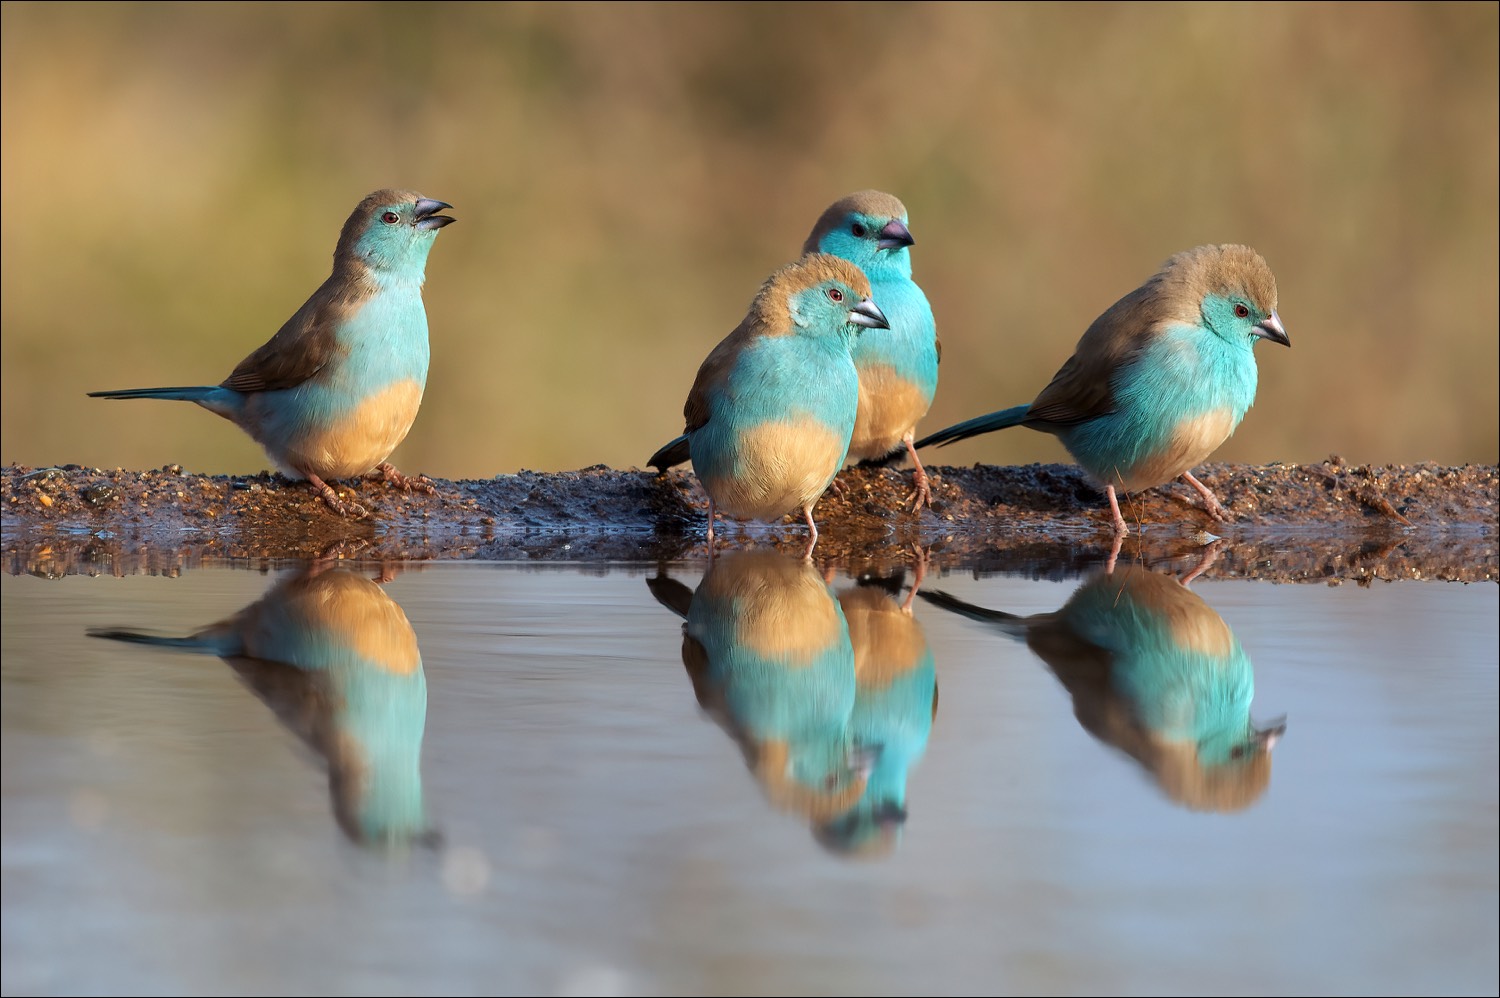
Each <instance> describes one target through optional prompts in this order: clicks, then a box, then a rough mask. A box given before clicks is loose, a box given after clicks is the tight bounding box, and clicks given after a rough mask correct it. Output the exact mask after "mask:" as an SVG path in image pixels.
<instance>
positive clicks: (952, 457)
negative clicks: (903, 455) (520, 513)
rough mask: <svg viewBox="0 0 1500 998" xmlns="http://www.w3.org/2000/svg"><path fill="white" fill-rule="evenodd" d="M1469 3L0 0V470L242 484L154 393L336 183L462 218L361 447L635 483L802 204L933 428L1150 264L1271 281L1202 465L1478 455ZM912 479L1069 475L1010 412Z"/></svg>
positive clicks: (244, 466) (311, 255)
mask: <svg viewBox="0 0 1500 998" xmlns="http://www.w3.org/2000/svg"><path fill="white" fill-rule="evenodd" d="M1496 12H1497V6H1496V5H1495V4H1493V3H1481V4H1459V5H1445V4H1431V3H1421V4H1370V5H1356V4H1330V5H1302V4H1296V5H1290V4H1289V5H1279V4H1253V5H1213V6H1206V5H1191V4H1165V5H1153V6H1136V5H1107V6H1092V5H1087V4H1061V5H1055V6H1053V5H1038V6H1031V5H1027V4H1004V5H986V4H972V3H964V4H952V5H946V4H943V5H926V4H923V5H915V4H913V5H904V4H901V5H894V4H893V5H870V4H861V5H837V4H829V5H813V4H796V5H779V4H760V3H757V4H746V5H713V6H709V5H703V6H699V5H640V6H635V5H624V4H613V3H611V4H598V5H593V4H580V5H562V4H515V5H456V6H447V5H441V4H432V5H429V4H421V5H404V4H368V5H366V4H327V5H322V4H313V3H298V4H286V5H243V6H241V5H230V4H205V5H175V4H174V5H132V4H117V5H107V6H106V5H98V6H95V5H88V4H77V5H74V4H52V3H40V4H32V3H6V4H5V5H4V7H3V33H0V34H3V39H0V43H3V53H4V66H3V116H0V130H3V171H0V184H3V200H4V211H3V214H0V237H3V247H0V249H3V296H0V299H3V338H0V348H3V350H0V377H3V393H0V394H3V400H0V401H3V419H0V459H3V460H4V461H6V462H21V463H25V464H33V465H49V464H56V463H65V462H78V463H82V464H87V465H99V466H104V467H116V466H124V467H157V466H160V465H163V464H167V463H170V462H178V463H181V464H183V465H184V466H185V467H187V468H188V469H189V470H193V471H205V472H216V473H217V472H254V471H258V470H261V469H263V468H265V467H267V466H268V462H267V460H266V458H265V457H264V455H263V454H262V453H261V452H260V450H259V449H258V448H257V447H256V446H255V445H254V444H253V443H251V442H250V441H249V440H248V438H246V437H245V436H243V435H242V434H241V433H240V432H239V431H237V430H236V429H235V428H234V427H232V426H231V425H230V424H229V423H227V422H225V421H223V420H220V419H218V418H217V417H214V416H212V415H210V414H209V413H207V412H204V411H202V410H199V409H196V408H194V407H192V406H189V405H186V404H182V403H167V402H131V403H123V402H106V401H100V400H89V399H86V398H84V392H86V391H90V390H95V389H105V388H124V387H134V386H145V385H170V384H200V383H212V382H217V381H219V380H220V379H222V378H223V377H224V376H225V375H227V374H228V373H229V371H230V370H231V369H232V368H233V366H234V365H235V364H236V363H237V362H238V361H239V360H240V359H241V357H243V356H244V355H245V354H247V353H249V352H250V350H252V349H253V348H254V347H256V346H258V345H259V344H260V343H262V342H263V341H264V340H265V339H266V338H268V337H269V336H270V334H271V333H272V332H274V331H275V330H276V328H277V327H278V326H279V325H280V324H281V322H282V321H283V320H285V319H286V318H287V316H289V315H290V314H291V313H292V312H293V311H294V310H295V309H296V308H297V306H298V305H300V304H301V302H302V301H303V299H304V298H305V297H306V296H307V295H308V294H309V293H310V292H311V291H312V290H313V289H314V288H315V287H316V286H317V285H318V283H319V282H320V281H321V280H322V279H323V278H324V277H325V276H326V274H327V270H328V263H329V258H330V254H331V253H332V249H333V244H334V241H335V238H336V236H337V233H338V229H339V226H340V225H341V224H342V222H343V220H344V218H345V217H346V215H347V214H348V212H349V211H350V209H351V208H352V207H353V206H354V204H355V203H356V202H357V201H358V200H359V199H360V197H362V196H363V195H364V194H365V193H367V192H368V191H370V190H373V189H375V188H378V187H384V186H404V187H412V188H416V189H418V190H421V191H422V192H424V193H426V194H427V195H429V196H432V197H437V198H441V199H443V200H446V201H450V202H452V203H453V204H454V205H455V206H456V208H455V211H454V212H453V214H455V215H456V216H457V217H458V219H459V224H457V225H454V226H452V227H450V228H448V229H445V230H444V231H443V233H442V236H441V238H440V239H439V240H438V243H437V245H436V247H435V249H434V251H433V254H432V257H431V260H430V262H429V266H428V271H427V274H428V281H427V291H426V298H427V308H428V314H429V318H430V322H431V327H432V352H433V363H432V370H431V374H430V377H429V380H428V390H427V396H426V400H425V402H424V405H423V408H422V412H421V415H420V417H419V418H418V420H417V424H416V427H415V428H414V429H413V431H412V434H411V436H410V437H409V438H408V439H407V441H406V443H405V444H403V445H402V447H401V448H400V449H399V450H398V451H397V452H396V454H395V456H394V460H395V461H396V463H397V464H398V465H399V466H400V467H402V468H403V469H404V470H407V471H411V472H415V471H421V472H426V473H428V474H432V475H440V476H445V477H485V476H490V475H494V474H496V473H499V472H510V471H515V470H517V469H518V468H532V469H544V470H552V469H565V468H576V467H581V466H585V465H590V464H594V463H600V462H603V463H607V464H610V465H613V466H617V467H629V466H632V465H639V464H640V463H641V462H642V461H644V460H645V458H646V457H647V455H649V454H650V453H651V451H652V450H653V449H654V448H655V447H656V446H657V445H658V444H660V443H662V442H663V441H664V440H666V439H668V438H669V437H671V436H673V435H674V434H676V433H677V432H678V431H679V430H680V429H681V425H682V424H681V418H682V417H681V406H682V401H683V398H684V397H685V395H686V393H687V389H688V387H689V385H690V383H691V380H692V377H693V374H694V372H695V371H696V369H697V366H698V364H699V362H700V361H701V360H702V358H703V357H704V355H705V354H706V353H707V352H708V350H709V349H710V348H711V347H712V346H713V344H714V343H715V342H717V340H718V339H719V338H720V337H721V336H722V335H723V334H724V333H726V332H728V331H729V329H731V328H732V327H733V326H734V325H735V324H736V323H737V322H738V320H739V318H740V317H741V316H742V315H743V313H744V309H745V306H746V304H747V303H748V301H749V300H750V298H751V296H752V295H753V294H754V292H755V290H756V288H757V287H758V286H759V284H760V282H761V280H762V279H763V278H764V277H765V275H766V274H767V273H769V272H770V271H771V270H772V269H774V268H775V267H777V266H779V265H781V264H783V263H785V262H787V261H788V260H790V259H791V258H792V257H793V256H794V255H795V254H796V251H797V250H798V248H799V247H800V245H801V242H802V240H803V238H804V237H805V235H806V233H807V230H808V228H809V227H810V226H811V224H812V222H813V221H814V219H815V218H816V217H817V216H818V214H819V213H820V212H821V211H822V209H823V208H824V207H825V206H826V205H827V204H828V203H829V202H831V201H833V200H834V199H836V198H837V197H839V196H841V195H843V194H845V193H847V192H849V191H852V190H856V189H859V188H863V187H878V188H881V189H884V190H887V191H890V192H892V193H894V194H896V195H898V196H899V197H901V198H902V199H903V200H904V201H905V202H906V204H907V206H908V208H909V209H910V212H911V227H912V231H913V233H914V234H915V236H916V238H917V245H916V247H915V250H914V254H915V255H914V260H915V266H916V277H917V280H918V281H919V283H921V284H922V286H923V287H924V288H925V289H926V291H927V294H928V296H929V297H930V299H931V300H932V303H933V307H934V309H935V311H936V314H937V318H938V327H939V331H940V333H941V335H942V339H943V344H944V364H943V369H942V381H941V385H940V387H939V391H938V398H937V402H936V404H935V406H934V408H933V411H932V413H931V414H930V415H929V416H928V419H927V420H926V422H925V423H924V424H923V426H924V428H925V429H929V430H931V429H936V428H939V427H941V426H944V425H947V424H948V423H950V422H953V421H955V420H958V419H962V418H967V417H969V416H973V415H976V414H978V413H980V412H986V411H989V410H991V409H995V408H999V407H1000V406H1003V405H1010V404H1014V403H1017V402H1023V401H1027V400H1029V399H1030V398H1031V397H1032V396H1033V395H1034V394H1035V393H1036V391H1037V390H1038V389H1040V388H1041V387H1042V386H1043V385H1044V384H1045V383H1046V382H1047V380H1048V379H1049V378H1050V377H1051V375H1052V373H1053V372H1054V371H1055V370H1056V369H1057V367H1058V365H1059V364H1060V363H1061V362H1062V361H1063V360H1064V359H1065V358H1066V357H1067V356H1068V354H1069V352H1070V351H1071V349H1072V346H1073V344H1074V342H1075V341H1076V340H1077V338H1078V336H1079V335H1080V334H1081V333H1082V331H1083V329H1084V328H1085V327H1086V326H1087V324H1088V323H1089V321H1090V320H1092V319H1093V317H1094V316H1095V315H1097V314H1098V313H1099V312H1100V311H1102V310H1103V309H1104V308H1106V307H1107V306H1108V305H1109V304H1110V303H1111V302H1113V301H1114V300H1115V299H1116V298H1118V297H1119V296H1120V295H1121V294H1123V293H1125V292H1126V291H1129V290H1130V289H1131V288H1133V287H1135V286H1136V285H1137V284H1139V283H1140V282H1141V281H1142V280H1143V279H1144V278H1145V277H1147V276H1148V275H1149V274H1150V273H1152V271H1154V270H1155V269H1156V267H1157V266H1158V264H1159V263H1160V262H1161V261H1162V260H1163V259H1164V258H1166V257H1167V256H1168V255H1170V254H1171V253H1173V252H1175V251H1177V250H1180V249H1184V248H1187V247H1190V246H1194V245H1197V244H1200V243H1204V242H1225V241H1235V242H1245V243H1249V244H1250V245H1253V246H1255V247H1256V248H1257V249H1259V250H1260V251H1261V253H1262V254H1263V255H1264V256H1265V257H1266V258H1267V260H1269V261H1270V263H1271V265H1272V267H1273V268H1274V269H1275V271H1276V274H1277V277H1278V279H1279V283H1280V294H1281V314H1282V317H1283V319H1284V321H1285V323H1286V326H1287V329H1288V331H1289V333H1290V335H1291V337H1292V342H1293V344H1294V345H1293V348H1292V349H1291V350H1289V351H1284V350H1281V349H1278V348H1276V347H1275V346H1265V345H1263V346H1262V347H1260V348H1259V349H1258V350H1257V355H1258V357H1259V359H1260V369H1261V388H1260V395H1259V399H1258V401H1257V403H1256V406H1255V408H1254V409H1252V410H1251V412H1250V414H1249V416H1248V417H1247V419H1246V421H1245V423H1244V424H1243V425H1242V427H1241V429H1240V431H1239V433H1238V434H1237V435H1236V436H1235V437H1234V438H1233V439H1232V440H1231V441H1230V442H1229V443H1228V444H1227V445H1225V447H1223V448H1222V449H1221V450H1220V451H1219V454H1218V456H1219V457H1220V458H1222V459H1225V460H1235V461H1252V462H1268V461H1277V460H1297V461H1302V460H1316V459H1320V458H1323V457H1326V456H1327V455H1328V454H1330V453H1334V452H1337V453H1340V454H1342V455H1343V456H1344V457H1346V458H1347V459H1349V460H1353V461H1373V462H1381V463H1384V462H1407V461H1416V460H1437V461H1442V462H1450V463H1454V462H1494V461H1496V459H1497V422H1500V420H1497V380H1500V379H1497V367H1500V358H1497V341H1500V325H1497V315H1500V302H1497V291H1496V288H1497V266H1500V261H1497V75H1496V59H1497V31H1496ZM937 453H938V454H939V455H940V458H939V460H940V462H941V463H969V462H972V461H976V460H984V461H989V462H1004V463H1015V462H1024V461H1034V460H1063V459H1066V454H1065V452H1064V451H1063V450H1062V448H1061V447H1060V446H1059V445H1058V444H1057V443H1056V442H1055V441H1053V440H1052V439H1051V438H1050V437H1046V436H1043V435H1041V434H1034V433H1028V432H1024V431H1014V432H1011V433H1008V434H1002V435H996V436H989V437H983V438H980V439H978V440H975V441H969V442H966V443H964V444H961V445H956V446H953V447H950V448H948V449H946V450H943V451H940V452H937Z"/></svg>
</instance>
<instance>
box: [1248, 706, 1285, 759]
mask: <svg viewBox="0 0 1500 998" xmlns="http://www.w3.org/2000/svg"><path fill="white" fill-rule="evenodd" d="M1284 734H1286V715H1285V714H1283V715H1282V716H1280V717H1278V718H1277V719H1276V720H1274V721H1272V722H1271V723H1270V724H1267V725H1264V726H1263V727H1261V728H1260V729H1259V730H1257V731H1256V732H1255V741H1256V742H1257V743H1259V745H1260V748H1261V751H1262V752H1269V751H1271V749H1272V748H1274V747H1275V746H1276V743H1277V742H1279V741H1280V740H1281V736H1282V735H1284Z"/></svg>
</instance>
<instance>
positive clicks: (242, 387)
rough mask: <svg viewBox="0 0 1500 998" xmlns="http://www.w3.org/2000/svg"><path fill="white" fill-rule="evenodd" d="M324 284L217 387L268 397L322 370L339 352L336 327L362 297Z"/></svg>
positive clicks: (300, 382) (343, 282)
mask: <svg viewBox="0 0 1500 998" xmlns="http://www.w3.org/2000/svg"><path fill="white" fill-rule="evenodd" d="M335 280H336V279H335V278H332V277H330V278H329V279H328V280H327V281H325V282H324V284H323V286H322V287H320V288H319V289H318V290H317V291H316V292H315V293H314V294H313V296H312V297H311V298H309V299H308V300H307V301H306V302H305V303H304V304H303V306H302V307H301V308H299V309H298V310H297V311H296V313H295V314H294V315H293V316H292V317H291V318H290V319H288V320H287V321H286V322H285V324H283V325H282V327H281V328H280V329H278V330H277V331H276V335H275V336H273V337H271V338H270V339H269V340H267V341H266V342H265V344H264V345H262V346H261V347H260V348H259V349H257V350H256V351H255V352H254V353H252V354H251V355H250V356H248V357H246V358H245V359H244V360H242V361H240V363H239V366H238V367H236V368H235V369H234V371H233V372H232V373H231V374H230V375H229V377H227V378H225V379H224V380H223V381H221V382H220V383H219V384H220V386H221V387H224V388H231V389H233V390H234V391H237V392H270V391H276V390H277V389H281V388H295V387H296V386H297V385H300V384H302V383H303V382H304V381H306V380H308V379H309V378H311V377H312V376H313V375H315V374H317V373H318V372H319V371H320V370H322V369H323V366H324V365H325V364H327V363H328V361H329V360H330V359H332V357H333V356H334V354H335V353H337V352H338V350H339V345H338V339H337V337H336V335H335V333H336V331H337V330H338V327H339V324H340V323H342V322H343V321H344V320H345V319H347V318H348V317H349V316H350V315H352V314H353V312H354V311H355V309H356V308H358V306H359V304H361V303H362V302H363V300H364V298H365V297H366V296H365V295H364V294H363V293H361V292H359V291H356V290H350V289H349V287H348V284H347V283H346V281H341V282H340V283H342V284H344V288H342V289H341V288H340V287H339V286H338V285H336V284H335V283H334V282H335Z"/></svg>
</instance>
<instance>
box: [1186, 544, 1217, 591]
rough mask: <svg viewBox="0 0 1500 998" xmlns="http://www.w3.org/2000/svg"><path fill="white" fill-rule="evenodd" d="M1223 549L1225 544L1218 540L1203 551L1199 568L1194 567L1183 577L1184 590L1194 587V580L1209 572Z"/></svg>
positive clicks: (1199, 559)
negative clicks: (1209, 567)
mask: <svg viewBox="0 0 1500 998" xmlns="http://www.w3.org/2000/svg"><path fill="white" fill-rule="evenodd" d="M1223 547H1224V542H1223V541H1222V540H1217V541H1214V542H1213V543H1212V544H1210V545H1208V547H1206V548H1204V549H1203V553H1202V555H1200V556H1199V558H1198V564H1197V566H1196V567H1194V568H1193V570H1192V571H1191V572H1189V573H1188V574H1186V575H1184V576H1183V577H1182V586H1183V588H1184V589H1186V588H1187V587H1188V586H1190V585H1192V584H1193V580H1194V579H1196V578H1197V577H1198V576H1200V575H1202V574H1203V573H1204V572H1206V571H1208V566H1210V565H1212V564H1213V563H1214V562H1216V561H1218V560H1219V551H1220V550H1221V549H1223Z"/></svg>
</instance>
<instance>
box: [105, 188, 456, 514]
mask: <svg viewBox="0 0 1500 998" xmlns="http://www.w3.org/2000/svg"><path fill="white" fill-rule="evenodd" d="M451 207H452V205H450V204H447V203H445V202H443V201H434V200H432V199H430V198H425V197H423V196H422V195H420V194H416V193H413V192H411V191H391V190H386V191H376V192H375V193H373V194H371V195H369V196H368V197H366V198H365V199H364V200H363V201H361V202H360V203H359V207H357V208H355V209H354V214H352V215H350V216H349V220H348V221H346V222H345V223H344V229H343V231H342V232H341V233H340V234H339V242H338V246H337V248H336V249H335V250H334V252H333V274H332V275H331V276H330V277H329V278H328V280H326V281H324V282H323V284H322V286H321V287H319V288H318V290H317V291H314V292H313V295H312V297H311V298H309V299H308V300H307V301H306V302H305V303H304V304H303V306H302V307H301V308H299V309H298V310H297V312H296V314H294V315H293V316H292V317H291V318H290V319H288V320H287V321H286V323H285V324H284V325H283V326H282V327H281V329H279V330H277V332H276V335H275V336H273V337H271V339H270V340H268V341H267V342H266V343H265V344H264V345H263V346H261V347H260V348H259V349H258V350H256V351H255V352H254V353H252V354H251V355H250V356H248V357H246V358H245V359H244V360H242V361H240V364H239V366H238V367H236V368H235V369H234V371H233V373H231V374H230V375H229V377H228V378H225V379H224V380H223V381H222V382H220V383H219V384H218V385H200V386H197V387H185V388H131V389H124V390H119V391H108V392H90V393H89V394H90V395H91V396H93V397H95V398H114V399H136V398H152V399H174V400H180V401H186V402H196V403H198V404H199V405H201V406H202V407H203V408H205V409H207V410H208V411H210V412H214V413H218V414H219V415H220V416H223V417H224V418H225V419H228V420H230V421H231V422H233V423H234V424H235V425H236V426H239V427H240V428H241V429H242V430H244V431H245V432H246V433H248V434H250V436H251V437H253V438H254V439H255V441H256V442H257V443H259V444H260V445H261V446H262V447H264V448H265V450H266V453H267V454H268V455H270V457H271V460H272V461H274V462H276V464H277V465H278V466H280V468H281V469H282V470H283V471H284V472H286V474H287V475H288V476H289V477H292V478H305V479H306V480H307V481H308V482H309V483H310V484H311V485H312V487H313V488H314V489H315V490H316V491H317V493H318V495H319V496H321V497H322V499H323V501H324V502H326V503H327V504H328V506H329V507H330V508H332V509H333V510H334V511H335V512H337V513H340V514H342V515H345V516H356V517H360V516H364V515H366V513H365V510H364V508H363V507H361V506H360V505H359V504H357V503H353V502H348V503H346V502H344V501H343V500H342V499H340V498H339V497H338V494H337V493H336V492H334V490H333V487H332V486H330V485H329V484H328V480H330V479H340V478H351V477H354V476H356V475H364V474H367V473H369V472H371V471H378V472H379V473H380V474H381V476H383V477H384V478H385V480H386V481H388V482H391V483H393V484H395V485H397V486H399V487H400V488H403V489H406V490H408V491H410V490H411V489H412V488H413V487H417V488H420V489H422V490H423V491H426V492H431V491H432V486H431V483H429V482H427V481H426V479H420V478H419V479H411V478H408V477H407V476H405V475H403V474H401V473H400V472H399V471H397V470H396V469H395V468H394V467H392V466H391V465H390V464H389V463H388V462H387V461H386V458H387V457H389V456H390V453H391V451H393V450H395V449H396V445H397V444H399V443H401V441H402V440H403V439H405V437H406V433H407V431H408V430H410V429H411V424H412V422H413V421H414V420H415V419H416V418H417V408H418V406H420V405H421V404H422V392H423V389H424V388H425V386H426V384H427V361H428V346H427V311H426V309H425V308H424V307H423V305H422V282H423V280H424V277H425V273H424V272H425V268H426V264H427V254H428V252H430V251H431V249H432V243H433V240H434V239H436V238H437V232H438V230H439V229H441V228H442V227H443V226H445V225H447V224H449V223H450V222H452V221H453V219H452V218H450V217H449V216H447V215H439V214H438V211H440V210H441V209H443V208H451Z"/></svg>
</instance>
